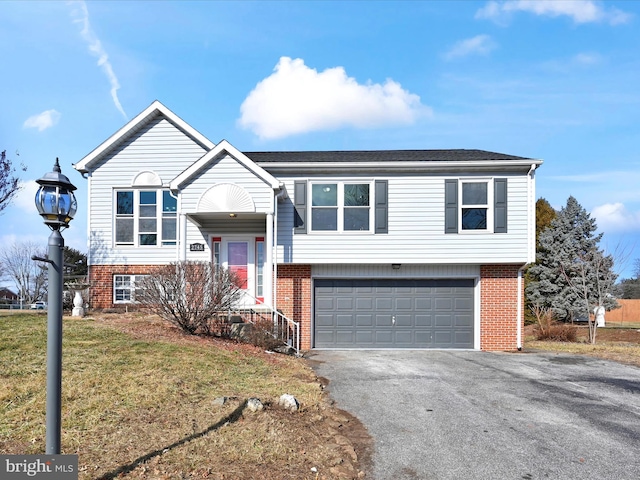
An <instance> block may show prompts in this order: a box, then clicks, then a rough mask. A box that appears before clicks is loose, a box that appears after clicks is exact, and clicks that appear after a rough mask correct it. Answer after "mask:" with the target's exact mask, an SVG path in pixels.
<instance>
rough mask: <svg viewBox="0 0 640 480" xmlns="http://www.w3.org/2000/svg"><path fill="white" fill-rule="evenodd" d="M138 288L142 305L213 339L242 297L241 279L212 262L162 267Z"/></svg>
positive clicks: (193, 331)
mask: <svg viewBox="0 0 640 480" xmlns="http://www.w3.org/2000/svg"><path fill="white" fill-rule="evenodd" d="M136 287H137V290H136V300H137V301H138V302H139V303H141V304H142V305H144V306H145V307H147V308H148V309H149V310H150V311H152V312H153V313H155V314H157V315H159V316H160V317H161V318H163V319H165V320H167V321H168V322H171V323H173V324H174V325H176V326H177V327H179V328H180V329H181V330H182V331H183V332H186V333H189V334H191V335H196V334H202V335H213V334H214V333H215V332H214V331H213V330H212V329H213V328H217V327H219V326H220V325H221V324H220V322H217V321H216V319H220V318H221V316H222V315H221V313H223V312H226V311H228V310H229V309H230V308H231V307H232V306H233V305H234V304H235V303H236V302H237V300H238V299H239V298H240V296H241V295H242V290H240V288H239V287H238V278H237V276H236V275H235V274H234V273H233V272H231V271H230V270H227V269H223V268H219V267H216V266H214V265H212V264H211V263H209V262H194V261H185V262H173V263H170V264H168V265H163V266H159V267H157V268H155V269H153V270H152V271H151V272H150V273H149V275H146V276H145V277H144V278H143V279H142V280H141V281H140V282H139V283H137V284H136Z"/></svg>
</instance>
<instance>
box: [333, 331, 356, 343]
mask: <svg viewBox="0 0 640 480" xmlns="http://www.w3.org/2000/svg"><path fill="white" fill-rule="evenodd" d="M353 340H354V335H353V331H351V330H338V331H337V332H336V342H337V343H338V344H341V345H353Z"/></svg>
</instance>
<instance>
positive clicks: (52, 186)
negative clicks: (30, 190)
mask: <svg viewBox="0 0 640 480" xmlns="http://www.w3.org/2000/svg"><path fill="white" fill-rule="evenodd" d="M36 182H37V183H38V184H39V185H40V188H39V189H38V191H37V192H36V208H37V209H38V213H40V215H42V218H44V223H46V224H47V225H48V226H49V228H51V229H52V230H60V229H62V228H66V227H68V226H69V222H70V221H71V219H72V218H73V216H74V215H75V214H76V210H77V208H78V203H77V202H76V197H75V195H74V194H73V191H74V190H75V189H76V187H75V186H74V185H73V184H72V183H71V182H70V181H69V179H68V178H67V177H66V176H65V175H63V174H62V170H60V164H59V163H58V159H57V158H56V164H55V165H54V167H53V172H49V173H46V174H45V175H44V176H43V177H42V178H40V179H39V180H36Z"/></svg>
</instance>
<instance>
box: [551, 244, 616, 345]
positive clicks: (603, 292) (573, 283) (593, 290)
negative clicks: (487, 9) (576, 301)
mask: <svg viewBox="0 0 640 480" xmlns="http://www.w3.org/2000/svg"><path fill="white" fill-rule="evenodd" d="M613 264H614V259H613V256H612V255H605V254H604V253H603V252H602V250H600V249H598V248H592V249H590V250H587V251H585V252H582V253H581V254H579V255H578V256H577V257H576V258H574V259H573V261H571V262H567V263H564V264H562V265H561V268H562V273H563V276H564V278H565V280H566V281H567V284H568V285H569V287H570V288H571V289H572V290H573V292H574V293H575V294H576V295H577V296H578V297H579V298H580V301H581V302H582V303H583V305H584V307H583V312H585V313H586V315H587V318H588V322H589V343H592V344H595V343H596V333H597V327H598V324H597V322H596V314H595V312H596V311H597V310H596V309H600V308H604V306H605V304H608V305H611V304H612V303H613V305H614V308H616V307H617V306H618V304H617V302H616V300H615V298H613V297H612V296H611V292H612V291H613V287H614V284H615V282H616V279H617V277H618V276H617V275H616V274H615V273H614V272H613ZM603 311H604V310H603Z"/></svg>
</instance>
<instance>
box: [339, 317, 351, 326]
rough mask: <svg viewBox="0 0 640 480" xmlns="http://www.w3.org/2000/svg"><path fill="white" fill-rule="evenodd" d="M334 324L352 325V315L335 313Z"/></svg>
mask: <svg viewBox="0 0 640 480" xmlns="http://www.w3.org/2000/svg"><path fill="white" fill-rule="evenodd" d="M336 325H337V326H338V327H353V326H354V315H336Z"/></svg>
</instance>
